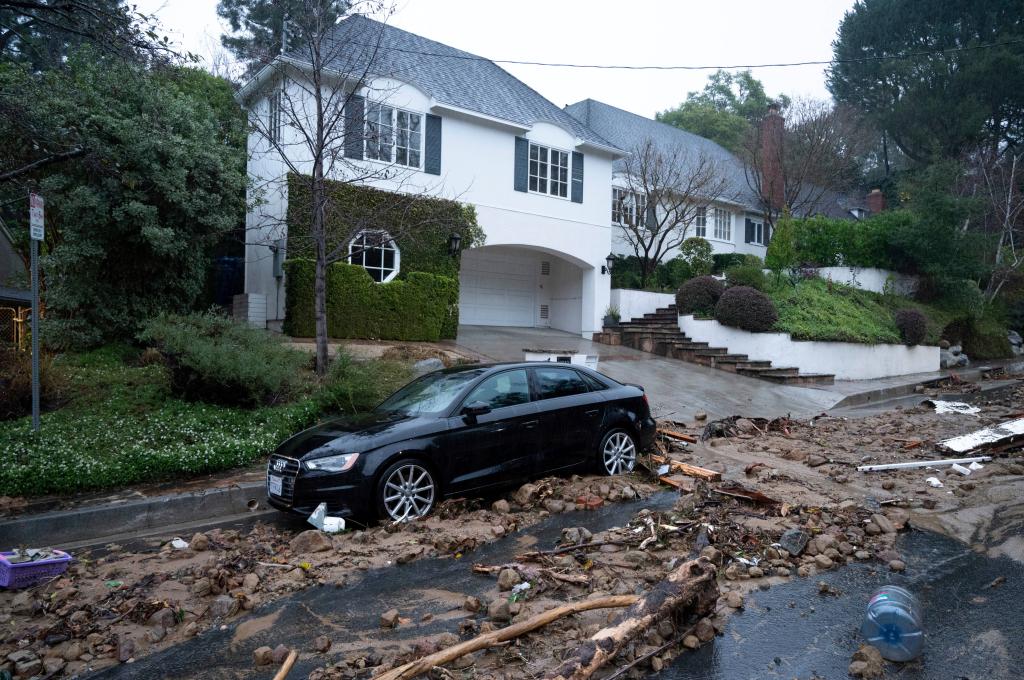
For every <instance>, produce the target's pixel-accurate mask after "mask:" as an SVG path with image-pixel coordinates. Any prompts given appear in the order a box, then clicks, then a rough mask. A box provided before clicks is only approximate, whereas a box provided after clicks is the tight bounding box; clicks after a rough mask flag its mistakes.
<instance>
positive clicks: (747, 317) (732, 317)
mask: <svg viewBox="0 0 1024 680" xmlns="http://www.w3.org/2000/svg"><path fill="white" fill-rule="evenodd" d="M715 319H717V320H718V323H720V324H723V325H725V326H732V327H733V328H742V329H743V330H745V331H752V332H754V333H763V332H765V331H770V330H771V329H772V326H774V325H775V322H776V321H778V320H779V314H778V312H777V311H775V304H774V303H773V302H772V301H771V299H769V297H768V296H767V295H765V294H764V293H762V292H761V291H759V290H757V289H756V288H751V287H750V286H736V287H735V288H726V290H725V292H724V293H722V297H721V298H720V299H719V300H718V304H717V305H716V306H715Z"/></svg>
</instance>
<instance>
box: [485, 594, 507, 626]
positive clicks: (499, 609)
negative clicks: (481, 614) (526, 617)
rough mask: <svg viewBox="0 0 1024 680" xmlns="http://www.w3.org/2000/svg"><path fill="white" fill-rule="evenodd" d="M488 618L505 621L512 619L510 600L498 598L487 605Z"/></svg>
mask: <svg viewBox="0 0 1024 680" xmlns="http://www.w3.org/2000/svg"><path fill="white" fill-rule="evenodd" d="M487 618H489V619H490V620H492V621H498V622H505V621H509V620H511V619H512V611H511V608H510V606H509V602H508V600H506V599H504V598H498V599H497V600H492V601H491V603H490V604H489V605H487Z"/></svg>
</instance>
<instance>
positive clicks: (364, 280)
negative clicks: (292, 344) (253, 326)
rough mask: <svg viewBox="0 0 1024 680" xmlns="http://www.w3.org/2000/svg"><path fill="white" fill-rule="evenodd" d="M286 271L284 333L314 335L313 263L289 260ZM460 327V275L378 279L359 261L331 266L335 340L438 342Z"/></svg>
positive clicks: (330, 323)
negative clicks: (456, 276)
mask: <svg viewBox="0 0 1024 680" xmlns="http://www.w3.org/2000/svg"><path fill="white" fill-rule="evenodd" d="M403 257H405V255H404V253H403ZM285 274H286V276H287V280H288V293H287V298H286V302H285V319H284V332H285V333H287V334H288V335H292V336H296V337H312V336H314V335H316V328H315V323H314V315H313V278H314V263H313V261H312V260H288V261H287V262H286V263H285ZM458 326H459V282H458V280H457V279H453V278H450V277H447V276H438V275H436V274H427V273H426V272H410V273H409V274H408V275H407V276H406V278H405V279H404V280H403V279H399V280H395V281H391V282H388V283H375V282H374V281H373V279H371V278H370V275H369V274H367V273H366V270H364V269H363V268H362V267H359V266H356V265H350V264H343V263H337V264H333V265H331V266H330V267H328V269H327V334H328V335H329V336H330V337H332V338H373V339H378V340H426V341H436V340H440V339H441V338H454V337H455V333H456V331H457V330H458Z"/></svg>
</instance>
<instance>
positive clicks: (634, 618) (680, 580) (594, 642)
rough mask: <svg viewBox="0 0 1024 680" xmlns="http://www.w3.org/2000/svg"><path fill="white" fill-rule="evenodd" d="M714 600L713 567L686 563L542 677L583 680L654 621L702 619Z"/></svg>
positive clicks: (706, 563)
mask: <svg viewBox="0 0 1024 680" xmlns="http://www.w3.org/2000/svg"><path fill="white" fill-rule="evenodd" d="M717 599H718V583H717V581H716V580H715V565H713V564H712V563H711V562H709V561H708V560H707V559H705V558H700V559H697V560H691V561H690V562H686V563H684V564H683V565H681V566H680V567H678V568H677V569H676V570H675V571H673V572H672V573H671V574H669V575H668V576H667V577H666V578H665V579H664V580H663V581H661V583H659V584H658V585H656V586H655V587H654V588H653V589H652V590H651V591H650V592H648V593H647V594H646V595H645V596H644V597H643V598H641V599H639V600H637V602H636V603H634V604H633V605H631V606H630V607H629V609H627V610H626V611H624V612H623V613H622V614H621V615H620V616H619V617H618V619H617V621H616V623H614V624H612V625H611V626H609V627H607V628H603V629H602V630H599V631H598V632H596V633H594V635H592V636H591V637H590V639H589V640H587V641H585V642H583V643H582V644H580V645H579V646H578V647H577V648H576V649H575V650H574V652H573V653H572V654H571V655H570V656H569V658H568V659H566V660H565V661H564V662H563V663H562V665H560V666H559V667H558V668H557V669H556V670H553V671H550V672H549V673H548V674H547V675H545V676H544V677H545V679H546V680H586V679H587V678H590V677H591V676H593V675H594V673H596V672H597V671H598V670H600V669H601V668H603V667H604V666H605V665H607V664H608V663H609V662H610V661H611V660H612V659H614V658H615V656H616V655H617V654H618V653H619V651H620V650H622V648H623V647H625V646H626V645H627V644H628V643H629V642H630V641H631V640H634V639H636V638H637V637H639V636H641V635H643V634H644V633H645V632H646V631H647V630H649V629H650V628H651V627H652V626H656V625H657V624H658V622H660V621H662V620H664V619H667V618H670V617H671V618H675V617H677V616H679V615H687V616H689V615H694V616H704V615H706V614H708V613H709V612H711V611H712V610H713V609H714V606H715V601H716V600H717Z"/></svg>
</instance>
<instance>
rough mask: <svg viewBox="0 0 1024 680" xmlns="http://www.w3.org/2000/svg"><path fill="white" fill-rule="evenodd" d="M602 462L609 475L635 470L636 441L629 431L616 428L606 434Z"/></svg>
mask: <svg viewBox="0 0 1024 680" xmlns="http://www.w3.org/2000/svg"><path fill="white" fill-rule="evenodd" d="M601 462H602V463H603V464H604V471H605V472H606V473H607V474H609V475H620V474H622V473H624V472H632V471H633V466H635V465H636V443H635V442H634V441H633V438H632V437H631V436H630V435H629V433H628V432H625V431H623V430H614V431H612V432H609V433H608V434H607V435H605V438H604V443H603V444H602V446H601Z"/></svg>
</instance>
